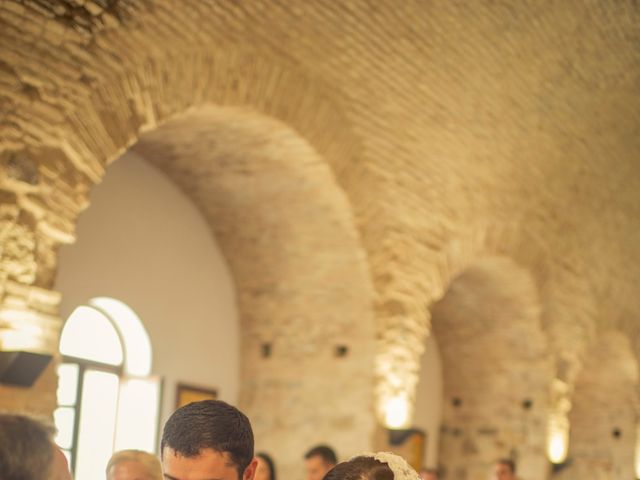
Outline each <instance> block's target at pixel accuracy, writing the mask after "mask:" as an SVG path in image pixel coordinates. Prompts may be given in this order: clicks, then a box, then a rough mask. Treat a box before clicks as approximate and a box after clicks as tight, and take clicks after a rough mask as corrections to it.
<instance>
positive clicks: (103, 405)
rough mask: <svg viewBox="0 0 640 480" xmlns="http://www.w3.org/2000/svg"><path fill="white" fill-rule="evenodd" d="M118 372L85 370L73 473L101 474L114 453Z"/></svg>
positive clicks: (79, 474) (80, 476)
mask: <svg viewBox="0 0 640 480" xmlns="http://www.w3.org/2000/svg"><path fill="white" fill-rule="evenodd" d="M118 383H119V382H118V376H117V375H115V374H113V373H108V372H101V371H96V370H87V371H86V372H85V374H84V382H83V388H82V400H81V401H82V410H81V413H80V427H79V431H78V450H77V458H76V472H75V477H76V478H78V479H90V478H96V479H97V478H103V477H104V468H105V466H106V465H107V462H108V461H109V458H110V457H111V454H112V453H113V440H114V435H115V429H116V413H117V407H118Z"/></svg>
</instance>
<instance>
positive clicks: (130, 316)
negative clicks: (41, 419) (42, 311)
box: [54, 297, 160, 480]
mask: <svg viewBox="0 0 640 480" xmlns="http://www.w3.org/2000/svg"><path fill="white" fill-rule="evenodd" d="M60 353H61V354H62V363H61V364H60V366H59V367H58V375H59V383H58V408H57V409H56V411H55V414H54V418H55V423H56V427H57V428H58V436H57V437H56V442H57V443H58V445H59V446H60V447H61V448H62V449H63V450H64V451H65V454H66V455H67V457H68V459H69V463H70V465H71V469H72V471H73V472H74V474H75V478H78V479H79V480H83V479H90V478H102V477H103V476H104V469H105V467H106V464H107V461H108V460H109V457H110V456H111V454H112V453H113V452H114V451H117V450H122V449H126V448H135V449H139V450H146V451H149V452H153V451H155V447H156V441H157V431H158V413H159V399H160V381H159V380H158V379H157V378H155V377H152V376H150V373H151V355H152V352H151V342H150V341H149V336H148V335H147V332H146V330H145V328H144V326H143V324H142V322H141V321H140V319H139V318H138V316H137V315H136V314H135V312H134V311H133V310H132V309H131V308H129V307H128V306H127V305H125V304H124V303H122V302H121V301H119V300H116V299H113V298H107V297H99V298H94V299H92V300H91V301H89V302H88V304H87V305H81V306H79V307H77V308H76V309H75V310H74V311H73V313H72V314H71V315H70V316H69V318H68V319H67V321H66V323H65V325H64V328H63V330H62V335H61V337H60Z"/></svg>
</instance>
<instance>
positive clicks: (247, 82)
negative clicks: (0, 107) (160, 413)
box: [0, 38, 375, 473]
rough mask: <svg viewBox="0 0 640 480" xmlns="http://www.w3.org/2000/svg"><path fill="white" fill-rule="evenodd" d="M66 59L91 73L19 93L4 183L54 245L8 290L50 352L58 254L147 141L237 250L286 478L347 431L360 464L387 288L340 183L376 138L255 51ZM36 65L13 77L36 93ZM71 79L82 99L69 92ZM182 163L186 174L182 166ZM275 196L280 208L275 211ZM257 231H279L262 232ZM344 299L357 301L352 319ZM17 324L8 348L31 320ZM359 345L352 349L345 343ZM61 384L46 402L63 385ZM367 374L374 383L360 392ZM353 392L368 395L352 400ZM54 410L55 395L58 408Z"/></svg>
mask: <svg viewBox="0 0 640 480" xmlns="http://www.w3.org/2000/svg"><path fill="white" fill-rule="evenodd" d="M111 40H114V38H111ZM95 41H96V43H101V42H103V41H106V40H105V39H104V38H103V39H99V38H97V39H96V40H95ZM114 41H115V40H114ZM94 46H95V45H94ZM41 47H42V45H38V46H36V47H34V48H41ZM91 48H92V47H91V46H87V47H86V49H87V51H89V50H91ZM57 53H58V54H60V55H62V56H65V55H67V56H65V59H64V60H65V62H69V63H68V64H66V63H65V62H62V61H61V59H60V58H57V59H56V61H58V62H59V64H58V66H60V65H67V66H69V65H71V66H72V67H74V68H77V69H78V71H83V70H84V71H86V72H89V73H86V74H85V75H83V77H82V78H81V79H80V81H78V79H77V78H74V79H71V80H70V79H69V78H68V74H69V71H68V70H64V69H61V68H55V67H54V66H53V65H51V71H50V72H47V75H48V77H49V78H48V81H46V82H45V81H43V80H42V78H40V79H39V78H38V75H32V76H31V77H30V85H32V87H33V88H32V90H33V92H34V95H31V96H30V97H29V98H22V97H20V96H19V97H18V100H17V101H16V103H17V104H16V106H17V107H19V108H14V109H10V110H9V113H8V115H7V118H6V119H5V120H6V122H7V124H10V125H13V128H9V129H3V130H2V133H0V135H1V137H0V142H1V143H2V144H3V145H4V146H5V147H6V150H5V153H6V156H7V161H6V162H5V163H4V165H5V166H12V165H13V166H15V168H13V171H15V174H14V175H13V177H12V179H11V183H8V184H4V185H3V188H5V189H6V190H7V192H8V193H7V195H13V197H11V198H12V199H14V202H13V204H14V209H15V210H16V212H14V213H15V215H14V217H15V218H14V219H13V220H11V221H12V222H14V223H15V222H16V221H17V220H16V219H19V218H22V217H19V215H22V213H21V212H26V213H25V215H27V214H28V215H30V216H31V217H34V218H35V220H33V221H31V222H30V223H29V222H27V223H28V224H29V225H31V227H32V228H31V229H30V230H29V232H28V233H29V234H30V235H31V236H33V237H34V238H39V239H41V241H40V242H39V243H37V244H36V242H35V241H34V242H32V243H33V244H30V245H29V249H30V251H28V252H23V253H24V254H23V255H22V254H21V255H22V257H21V259H20V262H21V263H22V264H28V265H30V266H31V267H32V268H31V270H32V271H30V272H27V273H28V275H27V274H25V273H24V272H19V275H17V276H15V278H9V279H8V280H7V283H6V287H5V290H4V291H6V292H9V291H15V292H17V293H16V297H17V298H18V300H19V302H21V304H20V305H21V308H22V309H23V311H26V312H34V315H35V316H36V317H37V321H38V322H40V323H41V324H42V325H43V326H44V327H46V328H43V332H45V333H46V336H44V337H43V338H42V339H40V340H41V341H40V342H39V347H38V348H39V349H41V350H45V351H54V349H55V345H56V336H57V332H58V331H59V327H60V322H59V319H58V318H57V317H56V310H57V303H58V297H57V296H56V295H55V294H54V293H51V292H50V288H51V285H52V278H53V275H54V273H55V267H56V260H55V258H56V249H57V246H58V245H59V244H60V243H71V242H72V241H73V239H74V235H75V231H74V223H75V219H76V217H77V215H78V214H79V213H80V212H81V211H82V210H83V209H84V208H86V207H87V206H88V193H89V191H90V188H91V186H92V185H93V184H95V183H96V182H98V181H100V179H101V178H102V176H103V175H104V172H105V169H106V167H107V165H108V164H109V163H110V162H111V161H113V160H114V159H115V158H117V157H118V156H119V155H120V154H121V153H122V152H124V151H125V150H126V149H127V148H130V147H132V146H133V145H134V144H136V142H138V143H137V144H136V145H135V147H134V148H135V149H136V150H137V151H139V152H141V153H142V154H143V155H144V156H145V157H146V158H148V159H149V160H150V161H152V162H153V163H155V164H157V165H159V166H160V167H161V168H162V169H163V170H165V171H166V172H167V173H168V174H169V175H170V176H171V177H172V178H174V179H175V180H176V182H177V183H178V184H179V185H180V186H181V187H182V188H184V189H186V190H188V191H189V192H190V193H192V195H193V198H194V201H195V202H196V203H197V204H198V205H199V206H200V208H201V209H202V210H203V212H204V213H205V215H207V216H208V218H209V221H210V224H211V225H212V228H214V230H215V231H216V234H217V235H218V236H219V238H220V240H221V244H222V246H223V249H225V248H226V249H227V258H228V260H229V262H230V264H231V266H232V271H233V273H234V276H235V278H236V282H237V284H238V296H239V303H240V310H241V312H240V314H241V317H242V318H243V320H242V322H243V327H247V329H246V332H245V333H246V334H245V335H244V342H243V359H244V361H243V365H244V366H243V371H242V375H243V380H244V381H243V384H244V386H245V389H244V390H243V392H242V395H241V398H242V404H243V405H244V406H245V408H246V409H247V410H248V412H249V413H250V414H252V415H254V418H255V425H256V434H257V438H258V439H259V440H260V441H262V442H265V443H268V444H271V445H274V451H275V454H276V457H279V458H278V459H279V461H280V463H281V464H282V469H283V471H284V472H285V473H286V472H287V471H291V470H292V469H294V468H295V467H294V464H298V463H299V457H300V455H301V454H302V453H303V452H302V450H301V449H304V448H305V446H306V445H303V444H300V442H299V438H301V437H304V438H306V439H307V440H308V442H309V443H312V442H314V441H321V440H326V436H327V435H328V433H329V432H331V434H332V441H333V442H334V444H335V445H336V447H337V448H338V449H339V450H341V451H342V452H346V453H350V452H352V451H353V450H355V449H360V448H362V446H363V442H364V445H366V443H367V442H368V440H369V438H370V433H371V429H372V421H373V420H372V419H371V418H370V413H369V412H370V408H368V407H367V405H370V404H371V402H372V394H371V392H372V388H373V381H372V375H371V373H370V365H371V364H372V363H373V355H374V352H373V342H374V335H375V332H374V322H373V315H372V311H371V307H372V301H373V300H372V299H373V293H372V287H371V285H370V279H369V273H368V268H367V263H366V255H365V253H364V250H363V249H362V246H361V245H360V240H359V235H358V232H357V230H356V228H355V222H354V216H353V213H352V211H351V206H350V204H349V200H348V199H347V198H346V195H345V193H344V191H343V189H342V188H341V186H339V185H338V182H340V178H343V179H344V181H345V182H346V183H347V184H348V183H349V181H350V180H349V178H350V177H349V175H350V174H348V175H347V174H345V175H343V174H342V173H343V167H344V166H345V165H346V164H349V163H352V160H354V158H356V157H357V155H358V154H359V150H360V142H359V140H358V138H357V137H356V136H355V135H354V134H353V133H352V131H351V127H350V124H349V122H347V121H346V119H345V118H344V116H343V115H342V113H341V109H340V104H339V101H337V100H336V95H334V93H333V92H332V91H331V90H330V89H328V88H326V86H324V85H321V84H320V83H319V82H317V81H314V80H311V79H309V78H308V77H305V76H303V75H301V74H300V73H299V72H297V71H296V69H295V68H294V67H292V66H290V65H285V66H283V65H277V64H275V63H273V62H270V61H269V60H265V59H264V58H262V57H260V56H256V55H248V54H246V53H245V52H244V51H243V50H242V49H241V48H234V47H230V48H229V49H227V50H225V53H224V54H214V53H213V52H210V51H193V50H191V51H189V53H184V54H175V52H174V54H173V55H172V56H171V55H155V56H154V55H151V56H149V57H147V58H136V59H133V60H132V59H129V58H127V59H126V61H124V62H123V64H119V63H118V62H117V61H114V58H113V57H110V56H109V55H107V54H105V53H104V52H102V53H101V54H100V55H98V57H97V58H93V59H91V58H88V57H86V56H85V55H83V54H80V51H76V52H72V53H69V52H66V53H64V54H61V53H60V52H57ZM154 53H157V52H154ZM119 54H122V52H119ZM43 57H45V56H43ZM32 60H33V59H32V58H25V59H22V60H20V61H19V62H18V63H20V62H22V64H18V65H15V66H14V67H12V72H13V73H15V81H16V82H17V83H18V84H26V82H25V76H26V74H25V72H26V71H28V70H29V63H30V62H31V61H32ZM100 60H102V61H104V62H105V64H104V65H101V64H100ZM45 63H46V60H45ZM42 67H44V68H45V69H46V68H47V66H46V65H43V66H42ZM41 75H42V76H44V74H41ZM65 84H66V85H68V86H69V91H67V92H64V94H62V95H60V91H61V89H62V88H63V87H64V85H65ZM296 92H297V93H296ZM35 93H37V95H35ZM56 94H58V95H56ZM309 112H313V115H309V114H308V113H309ZM189 131H191V132H193V131H197V132H198V134H199V137H198V138H197V139H194V138H193V137H190V136H189ZM180 139H182V140H184V139H189V141H190V143H188V144H187V143H185V142H181V141H180ZM194 142H195V143H194ZM225 142H226V143H225ZM198 145H199V146H200V147H202V148H200V149H198ZM218 147H219V148H218ZM216 148H217V150H216ZM177 155H179V156H180V157H182V158H184V163H182V164H178V162H175V163H174V160H175V159H176V158H177ZM212 155H213V156H212ZM232 158H233V160H232ZM9 159H11V162H13V163H11V162H9V161H8V160H9ZM15 159H17V160H15ZM7 168H8V167H7ZM253 168H255V169H256V170H255V171H256V175H257V176H260V178H261V179H262V180H268V182H269V183H268V184H267V185H266V187H265V188H264V189H263V191H262V192H261V193H260V192H258V191H256V190H253V191H251V190H247V191H245V192H242V191H240V190H238V189H239V188H242V187H238V186H236V187H234V186H233V183H234V182H236V183H237V184H238V185H241V184H243V182H244V183H245V184H246V185H249V186H251V188H253V187H255V188H258V187H257V186H256V184H255V183H254V184H253V185H251V183H252V182H251V181H250V177H251V170H252V169H253ZM29 172H35V173H34V175H32V176H31V177H30V176H28V175H27V174H28V173H29ZM200 174H203V175H200ZM205 174H206V176H207V178H208V180H209V181H210V182H211V183H210V184H208V185H207V184H205V183H204V182H203V177H204V175H205ZM234 176H235V177H234ZM232 177H233V178H235V180H233V179H232ZM278 189H279V190H278ZM244 194H247V195H244ZM261 195H262V196H261ZM213 197H215V202H216V203H215V204H212V203H211V202H210V200H211V199H212V198H213ZM269 200H272V201H273V202H274V203H272V205H273V204H277V205H278V207H277V208H274V209H272V210H269V209H268V207H269ZM224 204H230V205H233V209H232V208H229V209H228V210H225V208H223V205H224ZM251 208H254V210H253V211H252V210H251ZM294 211H295V212H297V213H293V212H294ZM256 212H261V213H262V214H263V216H262V217H260V218H259V217H258V216H256ZM31 217H29V218H31ZM252 221H253V222H255V223H254V224H255V225H257V224H258V223H261V224H263V225H264V226H265V230H264V231H262V230H250V228H249V225H250V224H251V222H252ZM225 222H227V223H225ZM234 222H237V223H238V224H237V225H235V226H234ZM304 224H307V225H308V227H305V226H304ZM274 232H276V233H274ZM269 249H272V250H271V253H268V252H269ZM23 250H24V249H23ZM21 252H22V250H21ZM256 252H262V253H261V254H260V253H256ZM30 259H36V260H34V261H32V262H31V263H29V261H30ZM45 260H46V261H45ZM300 268H302V270H303V271H304V272H306V273H302V271H300V270H299V269H300ZM301 273H302V275H300V274H301ZM353 275H355V277H354V276H353ZM303 277H304V278H303ZM285 279H286V280H285ZM294 279H295V280H294ZM12 289H13V290H12ZM275 298H277V299H278V302H276V301H274V299H275ZM3 299H4V300H5V301H6V299H7V295H5V296H4V298H3ZM342 302H345V303H346V304H349V305H350V306H349V307H346V308H343V307H341V306H340V305H341V303H342ZM15 303H16V302H13V304H14V305H15ZM322 305H324V309H323V308H320V306H322ZM327 306H331V311H327V308H328V307H327ZM352 307H353V310H352ZM6 309H7V307H6V306H5V314H6ZM243 312H244V313H243ZM267 312H271V313H269V315H274V316H273V317H272V319H273V321H272V322H265V316H266V315H267ZM276 312H279V313H276ZM323 312H324V313H323ZM349 312H350V313H349ZM356 320H357V322H356ZM309 324H311V325H313V327H312V328H309ZM3 327H4V335H5V337H6V335H7V334H8V333H10V332H11V330H12V328H14V327H15V325H13V326H12V325H9V326H7V325H4V326H3ZM356 327H357V332H356V331H355V330H354V329H355V328H356ZM356 333H357V335H356ZM345 338H350V339H352V340H350V341H349V342H346V344H345V340H344V339H345ZM264 344H270V345H271V348H272V351H273V354H272V356H271V358H269V359H266V358H263V356H262V355H261V354H260V352H261V351H264V350H263V349H262V346H263V345H264ZM320 345H323V346H324V347H321V346H320ZM331 345H334V346H335V348H336V351H338V347H340V348H339V350H340V351H341V352H344V351H345V349H344V347H347V352H348V354H347V355H346V356H344V355H341V356H337V355H335V352H334V351H333V350H332V347H331ZM292 359H295V362H293V364H295V365H296V368H295V369H294V368H291V366H292V362H291V360H292ZM332 362H340V369H339V371H340V372H341V373H340V375H339V376H336V369H335V368H334V367H328V366H327V365H333V363H332ZM283 365H286V366H287V371H288V373H287V375H282V373H283V371H284V369H281V368H280V367H282V366H283ZM276 372H279V373H280V374H276ZM51 375H52V374H50V375H49V376H48V377H47V378H48V380H47V381H46V382H43V383H42V385H40V387H38V389H39V390H40V391H45V390H46V391H49V392H50V391H51V390H52V388H51V383H52V381H51ZM343 375H344V378H342V376H343ZM354 377H356V378H359V379H360V380H358V382H359V383H361V384H360V385H359V386H358V388H353V386H354V385H353V381H352V379H353V378H354ZM340 378H342V380H340ZM346 385H349V386H350V387H351V388H349V389H347V388H345V387H346ZM318 388H324V389H325V395H324V396H323V397H322V398H323V399H326V398H330V397H331V396H332V395H333V396H336V397H339V398H341V400H343V402H341V404H340V405H342V406H341V407H339V408H334V407H335V405H332V404H331V403H329V402H326V401H324V400H322V401H320V400H319V397H318V396H317V395H316V389H318ZM38 389H36V391H37V390H38ZM311 392H313V394H311ZM345 392H352V393H353V395H355V396H356V397H358V398H355V397H354V398H351V397H349V398H346V397H345V395H347V394H346V393H345ZM352 393H349V395H352ZM30 394H33V392H31V393H27V394H25V395H23V396H22V397H23V398H26V397H27V396H28V395H30ZM344 400H346V401H344ZM18 401H19V400H18ZM54 402H55V398H54V395H53V394H50V395H49V400H48V407H44V410H45V411H50V410H51V409H52V408H53V405H54ZM264 402H268V403H269V404H273V405H277V406H278V408H280V409H282V411H281V412H280V415H278V412H275V411H273V410H270V412H269V415H266V414H265V412H264V411H263V410H262V406H263V405H264ZM42 408H43V407H40V409H42ZM295 411H298V412H299V415H297V414H294V413H293V412H295ZM323 412H324V413H323ZM325 413H326V414H327V415H329V417H326V416H325ZM276 417H279V418H280V420H279V421H275V420H274V419H275V418H276ZM296 418H297V420H296ZM284 419H286V420H284ZM291 428H296V429H298V433H299V435H298V436H297V437H296V440H295V442H294V441H293V437H291V436H290V435H287V432H289V431H290V429H291ZM336 431H338V432H342V433H338V434H336ZM292 442H293V443H292ZM275 445H277V447H275ZM279 452H280V453H279Z"/></svg>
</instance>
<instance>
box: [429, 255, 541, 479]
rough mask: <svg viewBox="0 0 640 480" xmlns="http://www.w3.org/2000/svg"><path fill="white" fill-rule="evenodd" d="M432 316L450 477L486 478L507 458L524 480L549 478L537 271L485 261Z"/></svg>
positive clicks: (459, 280)
mask: <svg viewBox="0 0 640 480" xmlns="http://www.w3.org/2000/svg"><path fill="white" fill-rule="evenodd" d="M432 315H433V334H434V335H435V336H436V339H437V341H438V346H439V348H440V352H441V355H442V365H443V378H444V403H443V417H442V431H441V434H440V457H439V462H440V464H441V465H442V467H443V469H444V472H443V473H444V478H446V479H451V480H463V479H468V480H484V479H486V478H487V475H488V472H489V471H490V467H491V465H492V463H493V462H494V461H495V460H496V459H498V458H505V457H506V458H512V459H514V460H515V461H516V462H517V464H518V470H519V475H520V476H521V478H523V479H538V478H545V476H546V473H547V470H548V462H547V460H546V458H545V433H546V418H547V413H548V401H549V398H548V394H547V386H548V385H549V382H550V381H551V378H552V373H553V372H552V369H551V359H550V358H549V354H548V346H547V343H546V339H545V336H544V335H543V332H542V328H541V325H540V304H539V297H538V292H537V289H536V286H535V284H534V283H533V281H532V279H531V276H530V275H529V274H528V273H527V272H526V271H525V270H523V269H522V268H521V267H518V266H517V265H516V264H515V263H513V262H512V261H509V260H508V259H504V258H499V257H495V258H487V259H483V260H480V261H478V262H476V263H474V264H473V265H471V266H469V267H468V268H467V269H466V270H465V271H464V272H463V273H462V274H460V275H459V276H458V277H456V278H455V279H454V280H453V282H452V283H451V286H450V287H449V289H448V290H447V293H446V294H445V296H444V297H443V298H442V300H440V301H439V302H437V303H436V304H435V305H434V307H433V309H432Z"/></svg>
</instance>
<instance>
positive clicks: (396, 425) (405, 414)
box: [384, 395, 409, 429]
mask: <svg viewBox="0 0 640 480" xmlns="http://www.w3.org/2000/svg"><path fill="white" fill-rule="evenodd" d="M384 420H385V425H386V426H387V428H391V429H401V428H405V427H406V426H407V425H408V423H409V400H408V399H407V397H406V396H405V395H396V396H394V397H391V398H389V399H388V400H387V401H386V403H385V405H384Z"/></svg>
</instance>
